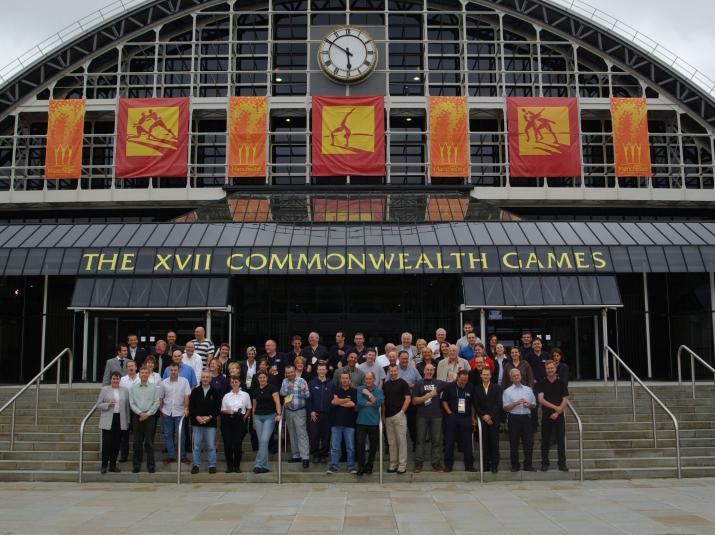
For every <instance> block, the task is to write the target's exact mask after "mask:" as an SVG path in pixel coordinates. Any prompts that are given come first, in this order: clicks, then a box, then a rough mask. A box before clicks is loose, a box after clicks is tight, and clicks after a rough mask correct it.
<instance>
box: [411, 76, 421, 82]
mask: <svg viewBox="0 0 715 535" xmlns="http://www.w3.org/2000/svg"><path fill="white" fill-rule="evenodd" d="M412 79H413V80H414V81H415V82H419V81H420V80H422V78H420V77H419V76H414V77H413V78H412Z"/></svg>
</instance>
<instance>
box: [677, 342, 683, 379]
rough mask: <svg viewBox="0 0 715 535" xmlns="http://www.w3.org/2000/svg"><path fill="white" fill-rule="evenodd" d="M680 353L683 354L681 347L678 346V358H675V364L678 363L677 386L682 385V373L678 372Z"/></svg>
mask: <svg viewBox="0 0 715 535" xmlns="http://www.w3.org/2000/svg"><path fill="white" fill-rule="evenodd" d="M682 352H683V346H680V347H679V348H678V358H677V362H678V386H682V385H683V374H682V372H681V370H680V354H681V353H682Z"/></svg>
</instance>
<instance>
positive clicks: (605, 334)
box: [596, 308, 615, 384]
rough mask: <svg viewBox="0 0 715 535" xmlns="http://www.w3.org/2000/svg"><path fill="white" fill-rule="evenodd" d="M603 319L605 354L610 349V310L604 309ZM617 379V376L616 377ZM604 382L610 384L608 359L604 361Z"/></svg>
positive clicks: (602, 312)
mask: <svg viewBox="0 0 715 535" xmlns="http://www.w3.org/2000/svg"><path fill="white" fill-rule="evenodd" d="M601 318H602V320H603V321H602V323H603V325H602V327H603V351H604V353H605V352H606V348H607V347H608V309H607V308H604V309H603V310H602V311H601ZM596 359H598V355H596ZM614 377H615V376H614ZM603 381H604V383H606V384H608V358H606V359H604V361H603Z"/></svg>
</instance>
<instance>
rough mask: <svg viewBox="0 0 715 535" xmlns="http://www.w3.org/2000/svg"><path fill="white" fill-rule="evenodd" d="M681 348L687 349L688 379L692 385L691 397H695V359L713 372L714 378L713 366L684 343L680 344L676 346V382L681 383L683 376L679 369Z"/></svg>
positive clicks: (714, 376)
mask: <svg viewBox="0 0 715 535" xmlns="http://www.w3.org/2000/svg"><path fill="white" fill-rule="evenodd" d="M683 349H685V351H687V352H688V353H689V354H690V381H691V382H692V385H693V399H695V359H698V362H700V364H702V365H703V366H705V367H706V368H707V369H708V370H710V371H711V372H712V373H713V378H714V380H715V368H713V367H712V366H711V365H710V364H708V363H707V362H705V360H703V358H702V357H701V356H700V355H698V354H697V353H696V352H695V351H693V350H692V349H690V348H689V347H688V346H686V345H682V346H680V347H679V348H678V384H679V385H682V384H683V376H682V374H681V371H680V355H681V354H682V353H683Z"/></svg>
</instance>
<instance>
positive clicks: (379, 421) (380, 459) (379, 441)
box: [370, 407, 383, 485]
mask: <svg viewBox="0 0 715 535" xmlns="http://www.w3.org/2000/svg"><path fill="white" fill-rule="evenodd" d="M377 416H378V426H377V429H378V433H379V434H380V438H379V440H378V441H377V443H378V446H379V450H380V451H379V453H380V458H379V459H378V466H379V470H378V471H379V472H380V474H379V475H380V485H382V441H383V438H382V435H383V429H382V407H378V409H377ZM370 447H371V448H372V444H371V445H370Z"/></svg>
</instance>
